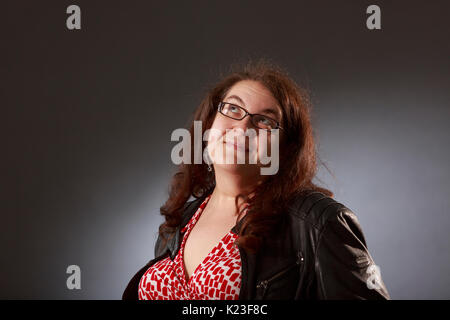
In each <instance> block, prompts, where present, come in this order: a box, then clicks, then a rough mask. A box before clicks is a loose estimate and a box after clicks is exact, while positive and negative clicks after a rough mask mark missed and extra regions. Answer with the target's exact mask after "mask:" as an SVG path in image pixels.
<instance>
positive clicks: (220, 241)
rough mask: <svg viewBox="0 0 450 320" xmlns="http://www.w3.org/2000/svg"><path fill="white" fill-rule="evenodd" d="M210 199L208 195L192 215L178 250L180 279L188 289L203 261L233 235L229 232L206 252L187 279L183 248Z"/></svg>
mask: <svg viewBox="0 0 450 320" xmlns="http://www.w3.org/2000/svg"><path fill="white" fill-rule="evenodd" d="M210 198H211V195H209V196H208V197H206V199H205V200H204V202H203V203H202V204H201V205H200V207H199V210H198V211H197V212H196V213H195V214H194V216H193V217H192V221H190V222H188V225H187V229H186V231H185V233H184V235H183V241H182V245H181V248H180V255H181V256H180V262H181V269H182V273H183V274H182V277H183V280H184V283H185V284H186V286H188V287H190V283H191V280H192V278H194V276H195V275H196V273H197V272H198V270H199V269H200V268H201V267H202V266H203V265H204V264H205V261H206V260H207V259H208V258H209V256H210V255H211V254H213V253H214V252H216V251H217V249H219V247H220V245H221V244H222V242H223V240H224V239H225V238H226V237H227V236H229V235H230V233H232V234H235V233H234V232H233V231H232V230H229V231H228V232H227V233H226V234H225V235H224V236H223V237H222V238H221V239H220V240H219V241H218V242H217V243H216V244H215V246H214V247H213V248H212V249H211V250H210V251H209V252H208V254H207V255H206V256H205V257H204V258H203V259H202V261H201V262H200V263H199V264H198V265H197V267H196V268H195V269H194V271H193V272H192V274H191V276H190V277H189V279H187V276H188V274H187V271H186V266H185V263H184V248H185V246H186V241H187V239H188V238H189V234H190V233H191V231H192V229H193V228H194V227H195V225H196V223H197V221H198V220H199V219H200V217H201V215H202V213H203V211H204V210H205V208H206V205H207V204H208V201H209V199H210Z"/></svg>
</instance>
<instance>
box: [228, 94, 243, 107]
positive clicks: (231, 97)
mask: <svg viewBox="0 0 450 320" xmlns="http://www.w3.org/2000/svg"><path fill="white" fill-rule="evenodd" d="M228 99H234V100H237V101H239V102H240V103H242V104H243V105H245V102H244V100H242V99H241V98H240V97H238V96H237V95H234V94H233V95H231V96H229V97H227V98H225V100H228Z"/></svg>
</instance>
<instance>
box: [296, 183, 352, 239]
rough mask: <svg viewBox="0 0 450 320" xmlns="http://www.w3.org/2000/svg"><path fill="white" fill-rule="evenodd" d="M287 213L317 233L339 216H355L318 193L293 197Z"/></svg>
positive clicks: (307, 193) (304, 193)
mask: <svg viewBox="0 0 450 320" xmlns="http://www.w3.org/2000/svg"><path fill="white" fill-rule="evenodd" d="M288 212H289V214H290V215H292V216H294V217H296V218H297V219H301V220H303V221H304V222H306V223H308V224H309V225H311V226H312V227H314V228H316V229H318V230H319V231H320V230H321V229H322V228H323V227H324V226H325V224H326V223H327V222H328V221H329V220H333V219H337V218H338V216H339V215H342V214H344V215H350V216H352V217H354V216H355V215H354V213H353V212H352V211H351V210H350V209H349V208H348V207H346V206H345V205H344V204H342V203H340V202H338V201H336V200H335V199H334V198H332V197H330V196H327V195H326V194H324V193H322V192H320V191H307V192H303V193H301V194H299V195H297V196H295V197H294V198H293V199H292V200H291V202H290V203H289V205H288Z"/></svg>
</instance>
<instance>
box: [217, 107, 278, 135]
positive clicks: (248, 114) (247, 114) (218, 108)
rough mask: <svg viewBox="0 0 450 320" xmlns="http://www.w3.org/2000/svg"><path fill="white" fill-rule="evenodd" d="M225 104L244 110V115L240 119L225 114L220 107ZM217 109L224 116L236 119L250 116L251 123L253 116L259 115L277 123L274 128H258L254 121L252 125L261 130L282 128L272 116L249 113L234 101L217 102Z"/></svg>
mask: <svg viewBox="0 0 450 320" xmlns="http://www.w3.org/2000/svg"><path fill="white" fill-rule="evenodd" d="M225 104H229V105H232V106H233V107H237V108H239V109H242V110H244V111H245V115H244V116H243V117H242V118H240V119H236V118H233V117H230V116H229V115H226V114H225V113H223V112H222V107H223V106H224V105H225ZM217 110H218V111H219V112H220V114H222V115H224V116H225V117H228V118H230V119H233V120H238V121H241V120H243V119H244V118H245V117H246V116H250V118H251V121H252V123H253V116H261V117H265V118H268V119H270V120H273V121H274V122H275V123H276V124H277V126H276V127H275V128H273V129H265V128H260V127H259V126H257V125H256V124H255V123H253V125H254V126H256V127H257V128H259V129H263V130H274V129H281V130H283V128H282V127H280V123H279V122H278V121H277V120H275V119H274V118H271V117H268V116H266V115H264V114H259V113H250V112H248V111H247V109H245V108H244V107H241V106H238V105H237V104H234V103H230V102H223V101H221V102H219V105H218V107H217Z"/></svg>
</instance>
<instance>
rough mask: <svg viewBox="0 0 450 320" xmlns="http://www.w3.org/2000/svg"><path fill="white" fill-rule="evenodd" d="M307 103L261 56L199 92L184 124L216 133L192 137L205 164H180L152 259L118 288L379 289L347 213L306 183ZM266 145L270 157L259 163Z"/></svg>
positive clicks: (165, 291)
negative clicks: (199, 97)
mask: <svg viewBox="0 0 450 320" xmlns="http://www.w3.org/2000/svg"><path fill="white" fill-rule="evenodd" d="M309 110H310V105H309V100H308V96H307V94H306V93H305V91H304V90H302V89H301V88H299V87H298V86H297V85H296V84H295V82H294V81H293V80H291V79H290V78H289V77H288V76H287V74H286V73H285V72H283V71H282V70H280V69H279V68H278V67H275V66H273V65H270V64H269V63H267V62H261V61H259V62H258V63H249V64H248V65H247V66H245V67H244V68H242V69H241V70H238V71H234V72H232V73H231V74H230V75H228V76H226V77H225V78H223V79H222V80H221V81H220V82H219V83H218V84H217V85H216V86H214V87H213V88H212V89H211V90H210V91H209V92H208V94H207V95H206V97H205V98H204V100H203V101H202V102H201V104H200V106H199V107H198V108H197V110H196V112H195V114H194V119H193V124H192V125H191V128H190V133H191V135H194V121H201V124H202V125H203V127H202V133H205V132H207V131H208V129H209V130H210V131H211V132H214V133H216V134H214V135H209V137H208V139H207V141H206V142H204V143H203V145H202V147H203V149H204V150H206V152H205V154H206V155H207V157H206V159H205V160H206V161H205V162H206V163H201V164H195V163H194V164H189V163H183V164H181V165H180V166H179V171H178V172H177V173H176V174H175V175H174V177H173V181H172V185H171V190H170V196H169V199H168V200H167V202H166V203H165V204H164V206H162V207H161V214H162V215H164V216H165V222H164V223H163V224H162V225H161V226H160V228H159V237H158V240H157V242H156V246H155V258H154V259H152V260H151V261H150V262H148V263H147V265H145V266H144V267H143V268H142V269H141V270H139V271H138V273H137V274H136V275H135V276H134V277H133V278H132V279H131V281H130V282H129V284H128V286H127V288H126V290H125V292H124V294H123V299H231V300H236V299H390V297H389V294H388V292H387V290H386V287H385V285H384V283H383V281H382V280H381V277H380V274H379V268H378V267H377V266H376V265H375V264H374V261H373V259H372V257H371V255H370V254H369V252H368V249H367V246H366V241H365V239H364V235H363V233H362V231H361V228H360V225H359V223H358V221H357V218H356V216H355V215H354V214H353V213H352V212H351V210H350V209H348V208H347V207H345V206H344V205H343V204H341V203H339V202H337V201H335V200H334V199H333V198H332V196H333V194H332V193H331V192H330V191H328V190H326V189H324V188H320V187H318V186H316V185H315V184H314V183H313V182H312V179H313V178H314V176H315V174H316V154H315V144H314V139H313V130H312V127H311V123H310V115H309ZM250 129H253V130H254V131H253V132H256V135H254V134H253V135H251V134H249V135H243V134H242V132H247V131H248V132H250V131H251V130H250ZM230 132H233V133H235V134H236V135H237V137H236V136H231V138H229V137H230V136H229V135H228V134H229V133H230ZM217 133H218V134H217ZM263 133H264V134H263ZM242 138H244V140H245V143H244V144H243V143H242V141H243V140H242ZM255 146H256V147H255ZM274 147H275V148H274ZM194 148H195V144H194V142H192V150H194ZM205 148H206V149H205ZM268 150H271V156H274V157H273V158H272V160H273V161H274V162H278V164H279V165H278V164H277V168H275V170H272V173H270V174H262V169H264V168H267V162H265V163H264V164H263V161H261V160H262V157H263V155H264V154H265V153H266V152H267V151H268ZM231 151H236V152H237V153H236V154H233V152H231ZM229 154H232V159H233V161H232V162H231V163H229V162H227V161H223V160H224V159H225V156H226V155H229ZM238 154H240V156H242V155H243V154H244V155H245V160H246V161H244V163H242V162H238V161H237V157H238ZM193 157H194V156H193V155H191V160H192V159H193ZM275 157H277V158H278V159H275ZM251 160H254V161H251ZM255 160H256V161H255ZM276 160H278V161H276ZM192 162H194V161H191V163H192ZM191 196H193V197H194V200H192V201H189V198H190V197H191Z"/></svg>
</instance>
